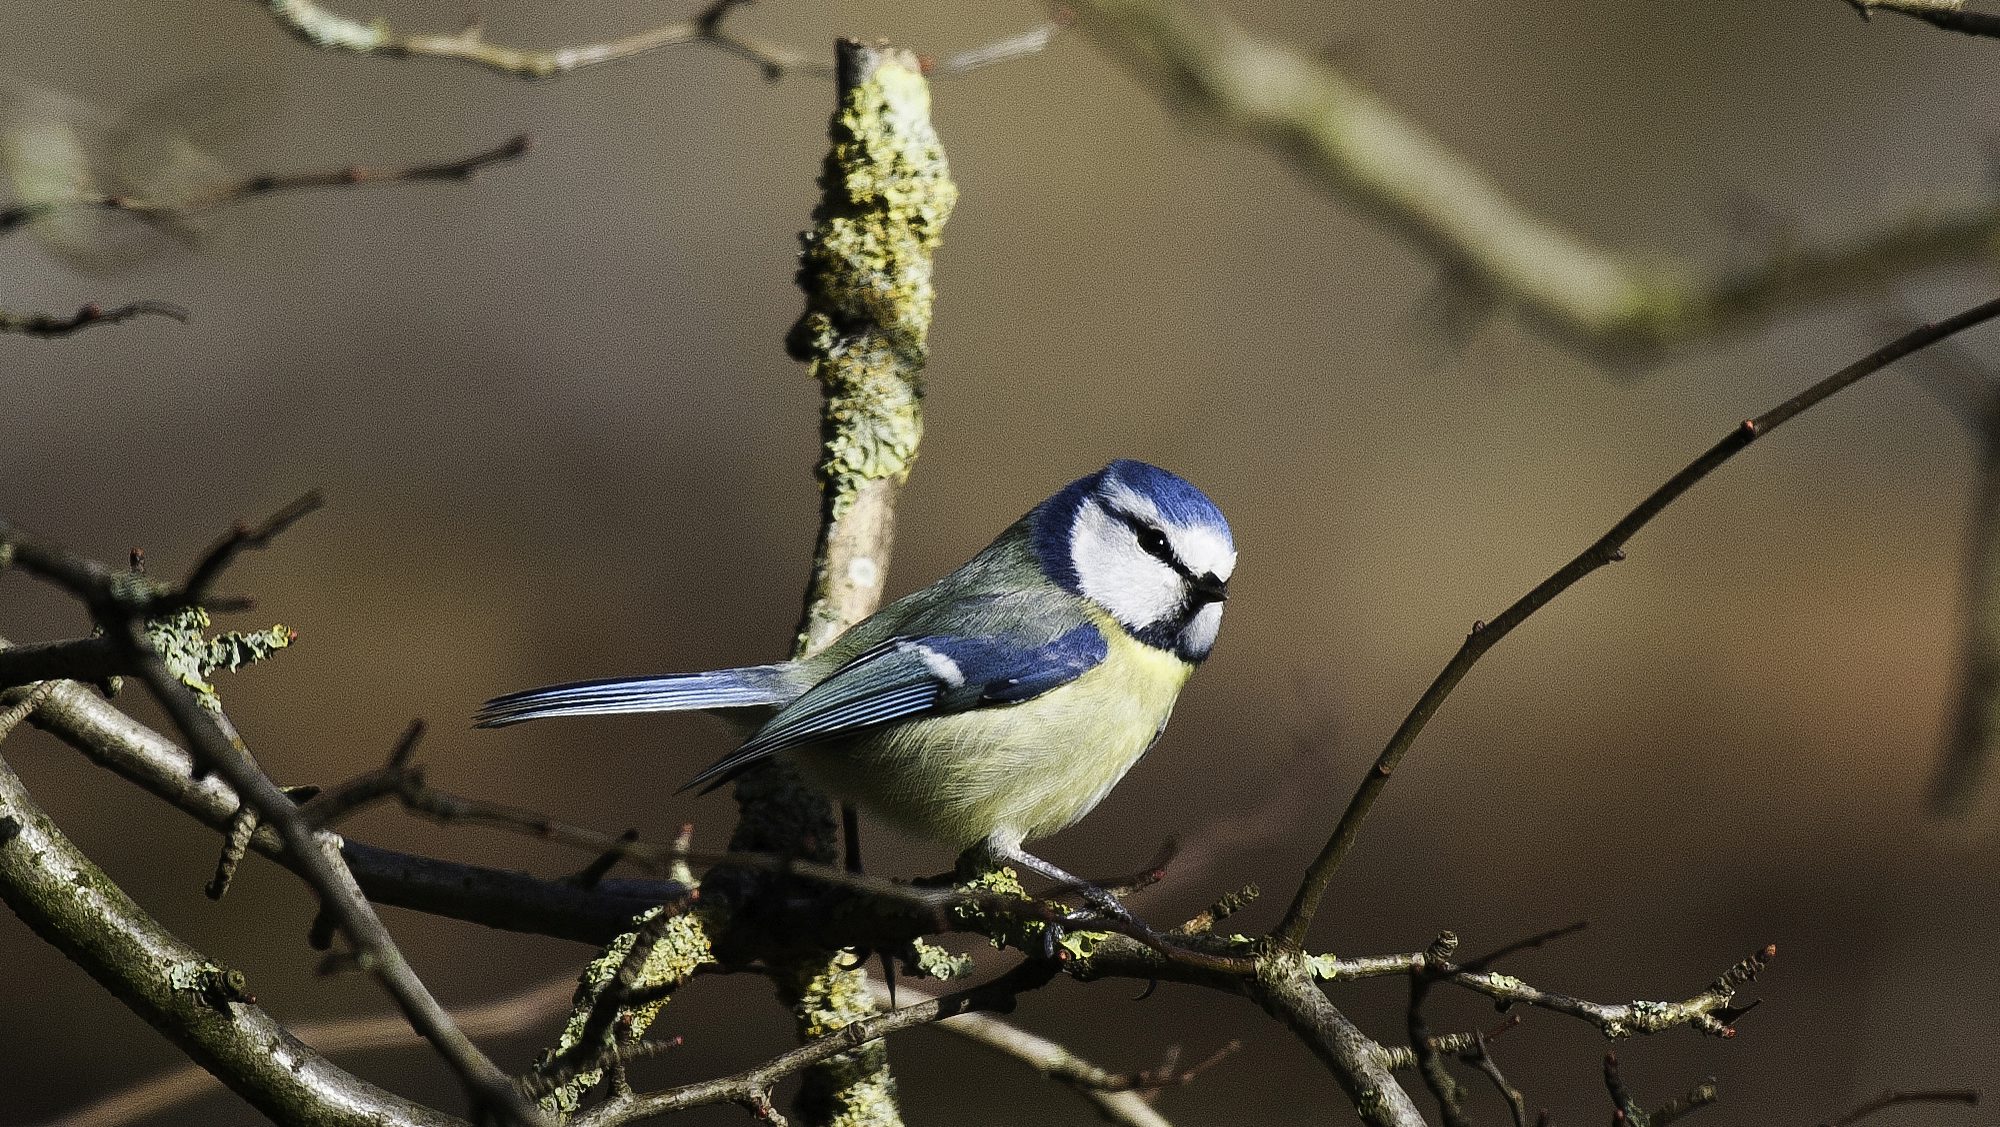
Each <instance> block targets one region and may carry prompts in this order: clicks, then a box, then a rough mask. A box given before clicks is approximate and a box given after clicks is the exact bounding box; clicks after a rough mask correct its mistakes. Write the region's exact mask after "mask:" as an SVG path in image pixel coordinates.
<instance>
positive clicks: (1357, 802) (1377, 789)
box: [1272, 298, 2000, 950]
mask: <svg viewBox="0 0 2000 1127" xmlns="http://www.w3.org/2000/svg"><path fill="white" fill-rule="evenodd" d="M1995 316H2000V298H1994V299H1991V300H1988V301H1985V302H1982V303H1980V304H1979V305H1976V306H1973V307H1972V308H1971V309H1968V310H1966V311H1964V312H1962V313H1958V314H1955V315H1953V316H1951V317H1947V318H1944V319H1943V320H1940V321H1936V322H1932V323H1930V324H1927V325H1923V326H1920V327H1918V328H1915V329H1912V330H1910V331H1909V332H1907V333H1904V334H1903V335H1902V336H1899V337H1897V338H1896V339H1895V340H1892V341H1890V342H1889V343H1888V344H1885V345H1883V346H1882V347H1880V348H1878V349H1876V350H1875V351H1873V352H1871V353H1869V354H1868V355H1867V356H1864V357H1862V358H1861V359H1859V360H1856V361H1855V362H1853V363H1852V364H1849V365H1847V366H1846V367H1844V368H1842V369H1840V370H1839V371H1837V372H1835V373H1833V374H1832V375H1830V376H1827V377H1826V378H1825V379H1822V380H1820V381H1818V382H1817V383H1814V384H1813V385H1812V386H1810V387H1808V388H1806V389H1805V390H1804V391H1802V392H1800V393H1799V394H1797V395H1795V396H1793V397H1792V398H1790V399H1788V400H1786V401H1785V402H1783V403H1780V404H1778V405H1777V406H1775V407H1773V408H1771V409H1770V410H1768V411H1766V412H1764V413H1763V414H1761V415H1759V416H1757V417H1756V418H1754V419H1750V420H1747V421H1745V422H1744V423H1743V424H1742V425H1740V426H1738V427H1736V428H1735V429H1733V430H1731V431H1730V432H1729V433H1728V434H1727V435H1725V436H1723V438H1722V439H1721V440H1720V441H1718V442H1717V443H1716V444H1715V445H1713V446H1711V447H1709V449H1708V450H1707V451H1706V452H1705V453H1703V454H1702V455H1701V456H1700V457H1698V458H1696V459H1695V460H1694V461H1692V462H1690V463H1688V464H1687V465H1686V466H1685V467H1683V468H1682V469H1681V470H1680V472H1678V473H1676V474H1674V475H1673V476H1672V477H1670V478H1668V479H1667V481H1666V482H1665V483H1664V484H1662V485H1661V486H1660V487H1659V488H1658V489H1655V490H1654V491H1653V492H1652V493H1651V494H1649V495H1648V496H1647V497H1646V499H1645V500H1643V501H1641V502H1640V503H1639V505H1638V506H1637V507H1636V508H1634V509H1633V510H1632V511H1631V512H1629V513H1627V514H1626V515H1625V517H1624V518H1623V519H1622V520H1620V521H1619V522H1618V523H1617V524H1615V525H1612V526H1611V529H1610V530H1609V531H1607V532H1606V533H1605V534H1604V535H1603V536H1600V537H1598V539H1597V540H1596V541H1595V542H1593V543H1592V544H1591V545H1590V546H1589V547H1587V548H1585V549H1584V550H1583V551H1582V552H1581V553H1579V554H1578V555H1577V556H1576V558H1574V559H1572V560H1571V561H1570V562H1568V563H1566V564H1564V565H1563V566H1562V567H1561V568H1559V569H1558V570H1557V571H1556V572H1555V574H1553V575H1551V576H1549V577H1548V578H1547V579H1544V580H1543V581H1542V582H1540V583H1538V584H1536V585H1535V587H1534V589H1533V590H1531V591H1529V592H1528V593H1527V594H1525V595H1523V596H1521V598H1520V599H1518V600H1517V601H1515V602H1514V604H1513V605H1511V606H1509V607H1508V608H1507V609H1506V610H1504V611H1502V612H1501V613H1500V614H1499V615H1498V616H1497V617H1495V618H1494V619H1493V620H1492V621H1491V622H1479V623H1474V624H1473V629H1472V632H1471V633H1470V634H1469V635H1467V636H1466V639H1465V641H1464V643H1463V644H1461V645H1460V646H1459V649H1458V652H1457V653H1456V654H1454V655H1453V656H1452V659H1451V660H1450V661H1449V662H1448V663H1446V665H1445V667H1444V669H1443V671H1442V672H1440V673H1439V674H1438V675H1437V679H1436V680H1434V681H1432V682H1431V684H1430V687H1429V688H1427V689H1425V690H1424V693H1423V695H1422V696H1421V697H1419V698H1417V703H1416V705H1415V706H1414V707H1412V708H1411V709H1410V712H1409V715H1407V716H1405V717H1404V718H1403V722H1402V724H1401V725H1400V726H1399V727H1398V728H1397V729H1396V732H1395V734H1394V735H1392V736H1390V737H1389V742H1388V744H1387V746H1385V747H1384V748H1383V749H1382V753H1381V754H1380V755H1379V756H1377V757H1376V759H1375V765H1374V767H1373V768H1371V769H1370V770H1369V772H1368V774H1367V776H1366V777H1365V778H1364V779H1363V780H1362V782H1361V785H1360V787H1359V788H1357V789H1356V790H1355V792H1354V797H1353V798H1351V799H1350V800H1349V801H1348V804H1347V809H1346V810H1345V811H1344V812H1343V813H1342V814H1341V816H1340V821H1339V823H1338V824H1337V825H1336V826H1335V827H1334V830H1333V834H1332V836H1330V837H1329V838H1328V839H1327V842H1326V845H1325V846H1324V847H1323V848H1322V849H1321V850H1320V854H1319V856H1318V857H1317V858H1315V859H1314V861H1313V863H1312V865H1311V866H1310V867H1309V868H1308V869H1307V870H1306V875H1305V878H1304V879H1303V880H1302V881H1301V882H1300V883H1299V889H1298V893H1297V894H1296V895H1295V896H1294V897H1293V899H1292V904H1291V907H1290V908H1288V909H1287V910H1286V912H1285V916H1284V919H1283V920H1282V921H1281V922H1280V924H1279V925H1278V928H1277V930H1275V931H1274V932H1273V933H1272V935H1273V937H1274V938H1275V939H1276V940H1277V941H1278V942H1279V943H1280V944H1282V945H1284V946H1287V947H1290V948H1292V949H1295V950H1296V949H1300V948H1302V947H1303V946H1304V943H1305V938H1306V932H1307V930H1308V929H1309V928H1311V926H1312V919H1313V914H1314V913H1315V912H1316V911H1317V910H1318V909H1319V902H1320V898H1321V897H1322V896H1323V895H1325V893H1326V889H1327V885H1328V884H1330V883H1331V882H1332V880H1333V874H1334V872H1335V870H1337V869H1338V868H1339V867H1340V863H1341V861H1342V860H1343V859H1345V857H1346V856H1347V853H1348V851H1349V850H1350V849H1352V848H1353V847H1354V841H1355V838H1356V837H1357V836H1358V835H1359V834H1360V832H1361V825H1362V823H1363V822H1364V821H1366V820H1367V817H1368V812H1369V810H1370V809H1372V808H1373V807H1374V805H1375V800H1376V798H1378V797H1379V796H1380V795H1381V793H1382V790H1383V788H1384V787H1386V786H1388V784H1389V777H1390V776H1391V775H1392V774H1394V773H1395V770H1396V767H1397V765H1398V764H1400V763H1401V762H1402V760H1403V756H1404V754H1405V753H1407V752H1408V751H1409V749H1410V747H1411V745H1412V744H1414V743H1415V742H1416V739H1417V736H1418V734H1419V733H1421V732H1422V731H1423V730H1424V725H1425V724H1427V723H1429V722H1430V718H1431V717H1432V716H1433V715H1435V714H1436V712H1437V710H1438V708H1439V707H1441V706H1442V705H1443V704H1444V701H1445V698H1446V697H1448V696H1450V695H1451V691H1452V689H1454V688H1456V687H1457V685H1458V683H1459V682H1460V681H1462V680H1464V678H1465V675H1466V673H1468V672H1469V671H1470V670H1471V669H1472V666H1473V665H1474V663H1476V662H1477V661H1478V660H1479V659H1480V657H1481V656H1483V655H1484V654H1485V653H1486V651H1488V650H1490V649H1492V648H1493V647H1494V646H1495V645H1496V644H1498V643H1499V641H1500V640H1501V639H1502V638H1505V637H1506V636H1507V635H1508V634H1509V633H1510V632H1512V631H1513V629H1514V628H1515V627H1516V626H1519V625H1520V624H1521V623H1523V622H1525V621H1527V619H1528V616H1530V615H1532V614H1534V613H1535V612H1536V611H1538V610H1540V609H1541V608H1542V607H1543V606H1546V605H1547V604H1548V603H1549V602H1550V601H1551V600H1553V599H1554V598H1555V597H1556V596H1557V595H1560V594H1562V593H1563V592H1564V591H1566V590H1568V589H1569V588H1570V587H1571V586H1573V585H1574V584H1575V583H1576V582H1577V581H1578V580H1580V579H1582V578H1583V577H1584V576H1586V575H1589V574H1590V573H1591V572H1593V571H1596V570H1597V569H1598V568H1600V567H1603V566H1605V565H1606V564H1609V563H1613V562H1615V561H1617V560H1620V559H1623V558H1624V554H1625V553H1624V544H1625V542H1626V541H1628V540H1630V539H1631V538H1632V537H1633V536H1634V535H1635V534H1636V533H1637V532H1638V531H1639V530H1640V529H1641V528H1644V527H1645V526H1646V525H1647V523H1649V522H1650V521H1651V520H1652V519H1653V518H1654V517H1656V516H1658V515H1659V514H1660V513H1661V511H1662V510H1664V509H1665V508H1666V507H1667V506H1668V505H1671V504H1673V502H1674V501H1675V500H1677V499H1678V498H1679V497H1680V496H1681V495H1682V494H1684V493H1686V492H1687V491H1688V490H1689V489H1692V488H1693V487H1694V486H1695V485H1696V484H1697V483H1698V482H1700V481H1701V480H1702V479H1703V478H1705V477H1707V476H1708V475H1709V474H1711V473H1713V472H1714V471H1715V470H1716V469H1717V468H1718V467H1720V466H1721V465H1722V464H1723V463H1724V462H1727V461H1728V460H1729V459H1731V458H1733V457H1735V456H1736V455H1737V454H1738V453H1739V452H1741V451H1742V450H1743V449H1744V448H1745V447H1747V446H1749V445H1750V444H1751V443H1752V442H1755V441H1756V440H1757V439H1759V438H1761V437H1763V436H1764V435H1766V434H1769V433H1770V432H1771V431H1773V430H1776V429H1777V428H1778V427H1780V426H1782V425H1784V424H1785V423H1786V422H1788V421H1789V420H1791V419H1792V418H1793V417H1794V416H1797V415H1799V414H1800V413H1802V412H1804V411H1807V410H1810V409H1811V408H1812V407H1814V406H1816V405H1818V404H1819V403H1821V402H1824V401H1825V400H1826V399H1828V398H1830V397H1831V396H1833V395H1835V394H1837V393H1839V392H1840V391H1842V390H1843V389H1845V388H1847V387H1848V386H1850V385H1852V384H1854V383H1857V382H1859V381H1860V380H1863V379H1865V378H1867V377H1868V376H1870V375H1873V374H1874V373H1876V372H1879V371H1881V370H1882V369H1883V368H1886V367H1888V366H1889V365H1890V364H1893V363H1895V362H1896V361H1897V360H1900V359H1902V358H1903V357H1905V356H1908V355H1910V354H1911V353H1913V352H1918V351H1921V350H1922V349H1924V348H1927V347H1929V346H1930V345H1932V344H1935V343H1937V342H1938V341H1941V340H1944V339H1946V338H1948V337H1951V336H1953V335H1954V334H1957V333H1960V332H1963V331H1964V330H1966V329H1969V328H1972V327H1973V326H1975V325H1980V324H1983V323H1985V322H1986V321H1989V320H1991V319H1993V318H1994V317H1995Z"/></svg>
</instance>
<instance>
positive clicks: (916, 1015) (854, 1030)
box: [572, 962, 1055, 1127]
mask: <svg viewBox="0 0 2000 1127" xmlns="http://www.w3.org/2000/svg"><path fill="white" fill-rule="evenodd" d="M1054 973H1055V964H1053V963H1046V962H1024V963H1021V964H1020V965H1018V966H1016V967H1015V968H1014V969H1013V970H1011V971H1008V972H1007V973H1006V974H1003V975H1001V976H1000V977H999V978H996V979H994V980H993V981H991V982H988V983H985V984H982V985H979V986H974V987H971V988H969V989H966V990H960V991H956V992H954V993H950V994H942V995H939V996H937V997H935V998H930V999H927V1000H925V1001H922V1002H914V1003H912V1004H910V1005H908V1006H905V1007H903V1008H902V1009H899V1010H896V1011H894V1012H892V1013H885V1014H878V1015H876V1016H873V1017H870V1018H867V1019H865V1020H862V1021H857V1022H853V1023H851V1024H849V1025H846V1026H844V1027H842V1028H840V1029H837V1030H835V1031H834V1032H832V1033H830V1034H828V1035H826V1036H824V1037H820V1038H817V1039H815V1040H812V1041H808V1042H806V1043H805V1044H803V1045H801V1046H799V1047H798V1048H796V1049H793V1050H791V1051H790V1052H788V1053H784V1054H782V1055H780V1056H778V1057H775V1058H773V1059H771V1060H769V1061H767V1062H765V1063H764V1064H762V1065H759V1066H758V1067H756V1068H752V1069H748V1070H746V1071H744V1072H739V1073H736V1074H735V1075H733V1076H724V1077H720V1078H718V1079H714V1080H704V1081H701V1082H699V1083H694V1084H686V1085H682V1086H681V1087H678V1088H671V1089H668V1090H667V1091H664V1092H656V1093H652V1094H649V1095H633V1096H629V1097H625V1098H622V1099H613V1100H612V1101H611V1102H608V1103H606V1104H604V1105H602V1106H600V1107H598V1108H595V1109H593V1110H592V1111H589V1112H586V1113H584V1114H582V1115H579V1116H577V1117H576V1118H575V1119H574V1120H572V1123H573V1125H574V1127H619V1125H620V1124H625V1123H633V1122H637V1121H638V1120H641V1119H645V1118H647V1117H649V1116H655V1115H665V1114H667V1113H668V1112H674V1111H681V1110H684V1109H686V1108H691V1107H701V1106H704V1105H708V1104H718V1103H743V1104H752V1105H758V1104H762V1105H765V1106H768V1103H769V1100H770V1092H771V1089H772V1088H773V1087H775V1086H776V1085H777V1084H778V1083H780V1082H781V1081H783V1080H784V1079H786V1078H787V1077H789V1076H792V1075H793V1074H795V1073H799V1072H803V1071H805V1070H806V1069H807V1068H809V1067H811V1066H813V1065H816V1064H819V1063H822V1062H824V1061H827V1060H830V1059H832V1058H833V1057H836V1056H839V1055H841V1054H843V1053H849V1052H852V1051H854V1050H855V1049H858V1048H860V1047H862V1046H864V1045H867V1044H870V1043H871V1042H873V1041H875V1040H877V1039H879V1038H882V1037H886V1036H888V1035H889V1034H891V1033H895V1032H898V1031H900V1030H904V1029H911V1028H914V1027H916V1026H919V1025H928V1024H930V1023H931V1022H935V1021H940V1020H942V1019H944V1018H948V1017H953V1016H956V1015H958V1014H963V1013H973V1012H978V1011H999V1012H1006V1011H1007V1010H1010V1009H1012V1008H1013V1004H1014V999H1015V997H1016V996H1017V995H1019V994H1020V993H1021V992H1023V991H1026V990H1032V989H1035V988H1037V987H1039V986H1041V985H1043V984H1044V983H1046V982H1047V981H1048V980H1049V978H1050V977H1052V976H1053V975H1054Z"/></svg>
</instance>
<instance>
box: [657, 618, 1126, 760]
mask: <svg viewBox="0 0 2000 1127" xmlns="http://www.w3.org/2000/svg"><path fill="white" fill-rule="evenodd" d="M1107 652H1108V649H1107V647H1106V645H1105V642H1104V635H1102V634H1100V633H1098V630H1097V627H1096V626H1094V625H1092V624H1091V623H1088V622H1086V623H1084V624H1083V625H1081V626H1077V627H1075V628H1073V629H1071V630H1070V631H1069V632H1068V633H1065V634H1062V635H1059V636H1057V637H1056V638H1055V639H1053V640H1051V641H1048V642H1044V643H1042V644H1040V645H1033V644H1025V643H1023V642H1021V641H1019V640H1018V639H1014V638H1009V637H1006V636H1004V635H1003V636H984V637H958V636H952V635H937V634H931V635H923V636H918V637H899V638H890V639H889V640H887V641H885V642H882V643H881V644H879V645H877V646H875V647H873V648H872V649H869V650H867V651H865V652H863V653H861V654H860V655H858V656H856V657H855V658H854V660H852V661H850V662H848V663H847V664H846V665H843V666H841V667H840V668H839V669H837V670H835V671H834V672H833V673H832V674H831V675H829V676H828V677H827V678H826V679H825V680H824V681H821V682H820V683H819V684H817V685H814V686H813V687H812V688H811V689H808V690H806V692H805V693H804V694H802V695H801V696H799V698H798V699H796V700H794V701H792V702H791V703H790V704H789V705H786V706H785V708H784V709H782V710H781V711H779V713H778V714H777V715H776V716H774V717H772V718H771V720H770V722H769V723H767V724H765V725H764V727H763V728H761V729H759V730H758V731H757V734H756V735H753V736H751V737H750V739H749V740H748V741H747V742H746V743H744V744H743V746H742V747H739V748H737V749H736V750H735V751H733V752H731V753H730V754H728V755H726V756H724V757H723V758H722V759H720V760H718V761H716V762H715V763H714V764H713V765H711V766H710V767H709V768H708V770H706V771H703V772H702V773H701V774H699V775H696V776H695V777H694V778H693V779H691V780H689V782H688V784H687V786H685V787H682V788H681V789H682V790H687V789H689V788H691V787H701V788H702V793H704V794H706V793H707V792H709V791H711V790H714V789H715V788H716V787H719V786H721V785H722V784H723V783H726V782H728V781H729V780H731V779H733V778H735V777H736V776H737V775H739V774H741V773H742V772H743V771H744V769H746V768H748V767H750V766H751V765H752V764H754V763H757V762H758V761H760V760H763V759H767V758H769V757H770V756H772V755H775V754H777V753H778V752H780V751H784V750H786V749H787V748H793V747H799V746H801V745H804V744H818V743H828V742H831V741H834V740H838V739H840V738H842V737H844V736H850V735H854V734H856V733H858V732H861V731H865V730H867V729H870V728H874V727H877V726H879V725H882V724H887V723H890V722H892V721H897V720H908V719H912V718H916V717H921V716H940V715H944V714H947V713H952V712H964V711H966V710H968V709H973V708H984V707H992V706H997V705H1008V704H1017V703H1019V702H1021V701H1024V700H1030V699H1032V698H1034V697H1038V696H1040V695H1042V694H1043V693H1046V692H1048V691H1049V690H1051V689H1054V688H1057V687H1059V686H1062V685H1066V684H1068V683H1070V682H1071V681H1074V680H1076V679H1077V678H1078V677H1080V676H1082V675H1083V674H1084V673H1085V672H1087V671H1088V670H1090V669H1092V668H1094V667H1095V666H1097V665H1098V664H1099V663H1101V662H1102V661H1103V660H1104V657H1105V654H1106V653H1107Z"/></svg>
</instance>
